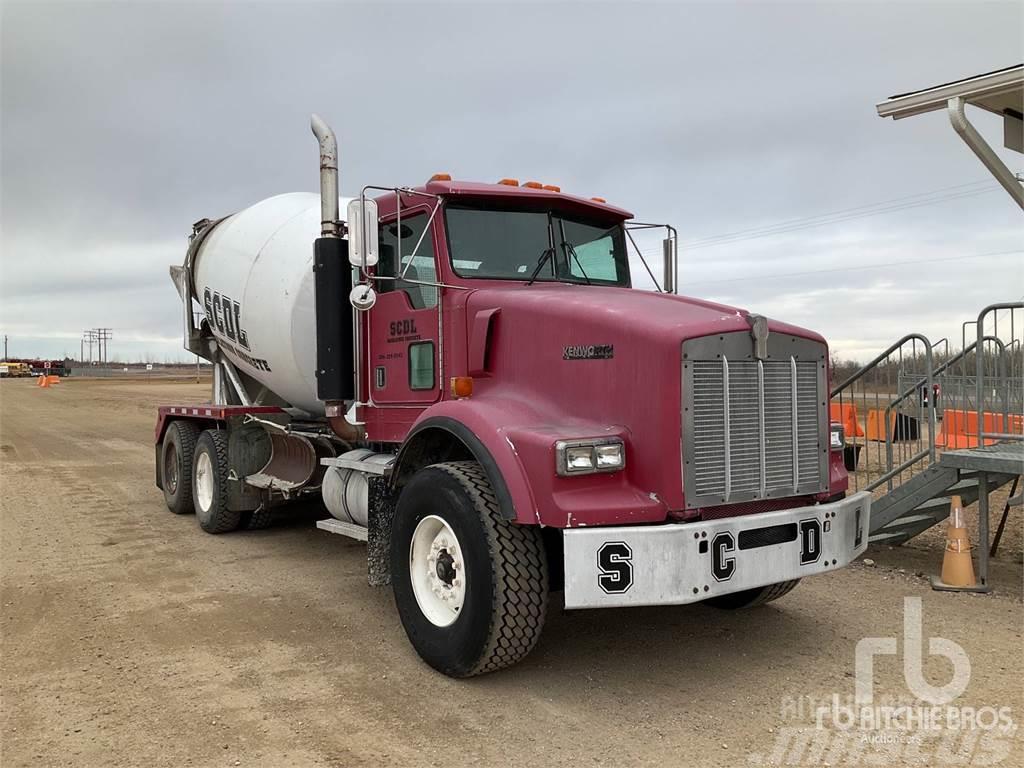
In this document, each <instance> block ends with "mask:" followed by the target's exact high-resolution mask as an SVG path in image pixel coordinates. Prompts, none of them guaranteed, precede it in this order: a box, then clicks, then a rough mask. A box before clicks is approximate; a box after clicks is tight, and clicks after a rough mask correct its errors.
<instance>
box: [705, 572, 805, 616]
mask: <svg viewBox="0 0 1024 768" xmlns="http://www.w3.org/2000/svg"><path fill="white" fill-rule="evenodd" d="M799 583H800V579H793V580H792V581H780V582H779V583H778V584H769V585H768V586H765V587H755V588H754V589H744V590H743V591H742V592H733V593H731V594H728V595H719V596H718V597H709V598H708V599H707V600H704V601H703V602H705V603H707V604H708V605H710V606H712V607H714V608H724V609H726V610H731V611H736V610H739V609H741V608H754V607H756V606H758V605H764V604H765V603H770V602H771V601H772V600H778V599H779V598H780V597H782V596H783V595H788V594H789V593H790V592H792V591H793V587H795V586H796V585H797V584H799Z"/></svg>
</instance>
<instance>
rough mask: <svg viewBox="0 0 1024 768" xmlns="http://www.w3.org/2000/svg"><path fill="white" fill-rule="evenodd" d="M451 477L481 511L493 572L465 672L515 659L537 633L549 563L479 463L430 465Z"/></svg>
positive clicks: (529, 646) (536, 534) (480, 670)
mask: <svg viewBox="0 0 1024 768" xmlns="http://www.w3.org/2000/svg"><path fill="white" fill-rule="evenodd" d="M432 467H433V468H434V469H438V470H441V471H442V472H445V473H446V474H448V475H449V476H451V477H452V478H453V479H455V480H456V481H457V482H458V483H459V484H460V485H461V486H462V487H463V488H464V489H465V490H466V493H467V494H469V496H470V498H471V499H472V500H473V502H474V505H475V506H476V508H477V509H478V510H479V511H480V513H481V515H480V516H481V522H482V523H483V526H484V530H485V532H486V536H487V542H488V546H489V548H490V556H491V563H492V568H493V576H494V590H493V597H492V610H491V626H490V629H489V631H488V637H487V643H486V645H485V646H484V650H483V653H481V655H480V658H479V659H478V660H477V662H476V664H475V665H474V666H473V667H472V669H471V670H470V671H469V672H468V674H467V675H466V677H472V676H474V675H482V674H485V673H487V672H495V671H497V670H499V669H503V668H505V667H508V666H511V665H513V664H515V663H516V662H518V661H520V660H521V659H522V658H523V657H525V656H526V655H527V654H528V653H529V652H530V651H532V650H533V648H534V646H536V645H537V641H538V640H539V639H540V635H541V630H542V629H543V627H544V619H545V616H546V614H547V605H548V591H549V590H548V564H547V560H546V557H545V554H544V545H543V543H542V542H541V539H540V535H539V532H538V531H537V530H536V529H535V528H534V527H533V526H523V525H516V524H514V523H510V522H509V521H508V520H506V519H505V518H504V517H503V516H502V514H501V511H500V508H499V506H498V500H497V497H496V496H495V495H494V490H493V489H492V488H491V483H490V481H489V480H488V479H487V475H486V473H485V472H484V470H483V468H482V467H481V466H480V464H478V463H477V462H475V461H449V462H444V463H441V464H434V465H432Z"/></svg>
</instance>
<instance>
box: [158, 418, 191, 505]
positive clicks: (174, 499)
mask: <svg viewBox="0 0 1024 768" xmlns="http://www.w3.org/2000/svg"><path fill="white" fill-rule="evenodd" d="M198 440H199V427H197V426H196V425H195V424H193V423H192V422H191V421H172V422H171V424H170V426H168V427H167V431H166V432H165V433H164V440H163V443H162V444H161V449H160V486H161V488H163V491H164V501H165V502H166V504H167V508H168V509H169V510H171V512H173V513H174V514H176V515H190V514H192V513H193V512H194V511H195V507H194V506H193V502H192V465H193V460H194V458H195V451H196V442H197V441H198Z"/></svg>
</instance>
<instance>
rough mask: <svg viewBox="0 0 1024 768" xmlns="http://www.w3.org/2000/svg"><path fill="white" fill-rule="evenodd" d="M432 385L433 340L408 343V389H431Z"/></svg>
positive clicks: (433, 382) (433, 383)
mask: <svg viewBox="0 0 1024 768" xmlns="http://www.w3.org/2000/svg"><path fill="white" fill-rule="evenodd" d="M434 385H435V381H434V342H432V341H418V342H416V343H415V344H410V345H409V389H413V390H416V389H433V388H434Z"/></svg>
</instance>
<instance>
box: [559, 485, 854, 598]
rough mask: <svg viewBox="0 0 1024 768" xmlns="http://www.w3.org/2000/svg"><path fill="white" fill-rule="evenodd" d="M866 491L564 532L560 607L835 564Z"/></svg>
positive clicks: (848, 551)
mask: <svg viewBox="0 0 1024 768" xmlns="http://www.w3.org/2000/svg"><path fill="white" fill-rule="evenodd" d="M870 515H871V494H870V493H866V492H861V493H856V494H854V495H852V496H850V497H848V498H845V499H841V500H840V501H836V502H833V503H831V504H818V505H815V506H809V507H799V508H797V509H784V510H779V511H777V512H768V513H765V514H761V515H750V516H746V517H734V518H725V519H720V520H709V521H707V522H702V523H677V524H667V525H636V526H621V527H620V526H614V527H605V528H572V529H566V530H565V531H563V537H564V545H565V546H564V550H565V554H564V565H565V607H566V608H608V607H616V606H630V605H678V604H682V603H695V602H699V601H701V600H705V599H707V598H709V597H714V596H716V595H726V594H729V593H730V592H739V591H741V590H744V589H751V588H754V587H762V586H765V585H767V584H776V583H778V582H781V581H789V580H790V579H799V578H803V577H804V576H813V575H814V574H818V573H825V572H826V571H834V570H837V569H838V568H842V567H843V566H844V565H847V564H848V563H849V562H850V561H851V560H853V559H854V558H856V557H857V556H858V555H860V554H861V553H862V552H863V551H864V550H865V549H866V548H867V545H868V530H869V523H870Z"/></svg>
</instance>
